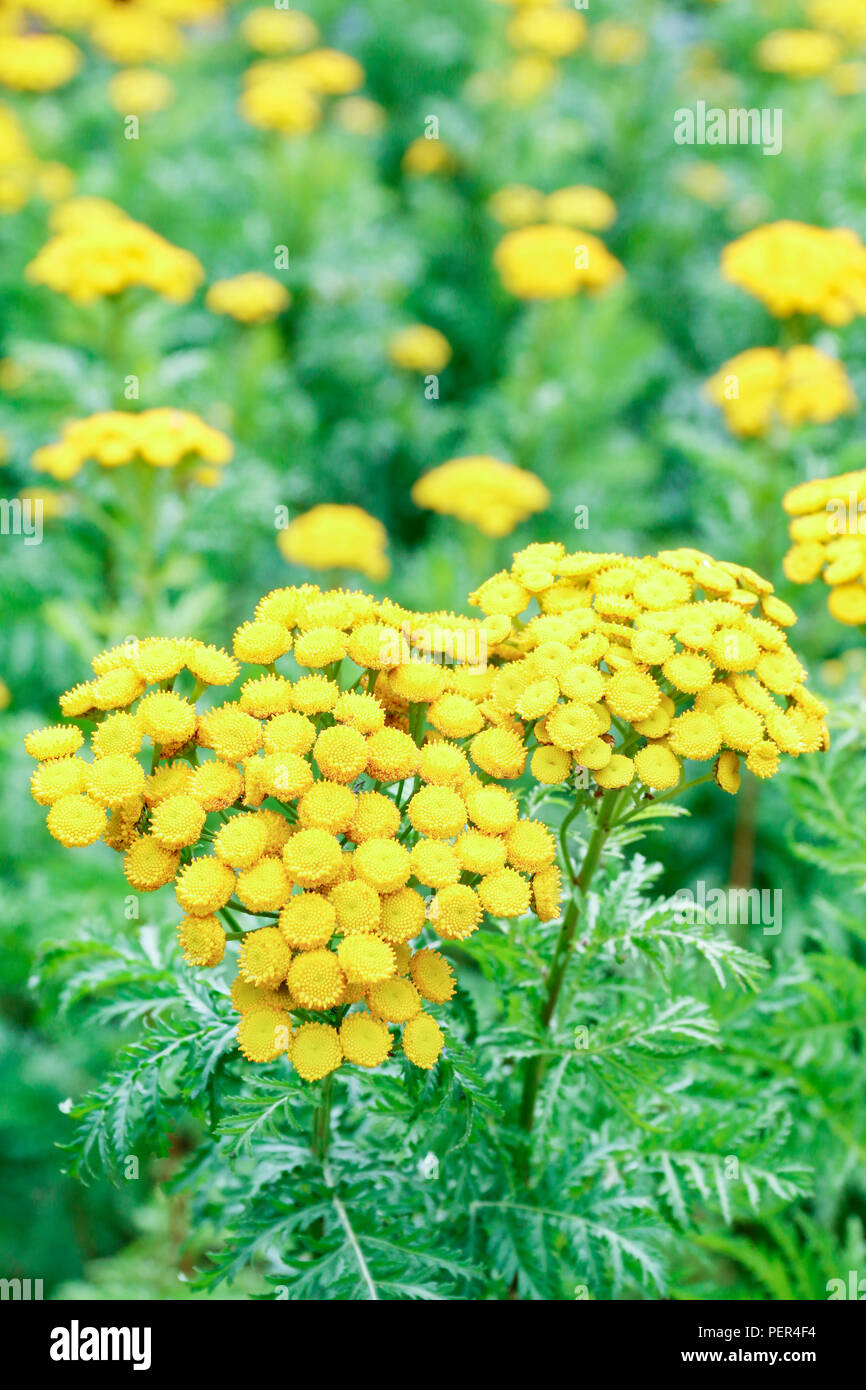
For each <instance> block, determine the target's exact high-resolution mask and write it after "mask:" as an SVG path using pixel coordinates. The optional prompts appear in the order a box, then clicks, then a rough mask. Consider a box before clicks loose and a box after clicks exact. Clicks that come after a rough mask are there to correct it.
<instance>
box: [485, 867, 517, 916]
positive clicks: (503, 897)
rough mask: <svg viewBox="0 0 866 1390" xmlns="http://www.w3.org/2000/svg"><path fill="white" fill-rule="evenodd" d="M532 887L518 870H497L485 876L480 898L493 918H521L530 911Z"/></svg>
mask: <svg viewBox="0 0 866 1390" xmlns="http://www.w3.org/2000/svg"><path fill="white" fill-rule="evenodd" d="M529 892H530V885H529V883H528V882H527V880H526V879H525V878H523V876H522V875H521V874H519V873H518V872H517V871H516V869H496V870H495V871H494V872H493V873H492V874H485V876H484V878H482V880H481V882H480V883H479V885H478V897H479V898H480V900H481V905H482V907H483V908H484V910H485V912H489V913H490V915H491V917H520V916H522V915H523V913H524V912H528V911H529Z"/></svg>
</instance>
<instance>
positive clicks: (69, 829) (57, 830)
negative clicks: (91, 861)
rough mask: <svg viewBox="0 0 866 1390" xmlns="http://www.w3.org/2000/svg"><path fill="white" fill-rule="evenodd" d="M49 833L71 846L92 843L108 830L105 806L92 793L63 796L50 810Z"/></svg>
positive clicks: (79, 847)
mask: <svg viewBox="0 0 866 1390" xmlns="http://www.w3.org/2000/svg"><path fill="white" fill-rule="evenodd" d="M46 824H47V826H48V833H49V834H50V835H52V836H53V837H54V839H55V840H59V841H60V843H61V844H62V845H66V846H67V848H68V849H83V847H84V846H85V845H92V844H95V842H96V841H97V840H98V839H99V838H100V836H101V835H102V834H103V832H104V830H105V810H104V809H103V807H102V806H100V804H99V802H98V801H94V800H93V799H92V797H89V796H84V795H81V794H77V793H73V794H72V795H71V796H61V797H59V798H58V800H57V801H55V802H54V804H53V806H52V807H51V808H50V810H49V812H48V819H47V822H46Z"/></svg>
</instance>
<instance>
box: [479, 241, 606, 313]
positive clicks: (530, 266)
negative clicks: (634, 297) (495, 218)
mask: <svg viewBox="0 0 866 1390" xmlns="http://www.w3.org/2000/svg"><path fill="white" fill-rule="evenodd" d="M493 263H494V265H495V266H496V269H497V270H498V271H499V275H500V278H501V280H502V283H503V285H504V286H505V288H506V290H508V292H509V294H514V295H516V296H517V297H518V299H564V298H567V297H568V296H569V295H573V294H577V293H578V292H579V291H580V290H582V289H585V290H588V291H593V290H603V289H606V288H607V287H608V286H609V285H611V284H613V283H615V282H616V281H617V280H619V279H621V278H622V276H623V275H624V273H625V272H624V271H623V268H622V266H621V265H620V263H619V261H618V260H617V259H616V257H614V256H612V255H611V254H610V252H609V251H608V249H607V247H606V246H605V245H604V243H603V242H601V241H599V240H598V238H597V237H594V236H593V235H592V234H591V233H590V232H582V231H578V230H577V229H576V228H573V227H563V226H559V225H558V224H551V225H547V226H530V227H521V228H519V229H517V230H516V231H512V232H507V233H506V234H505V236H504V237H503V238H502V240H501V241H500V243H499V245H498V246H497V248H496V250H495V252H494V254H493Z"/></svg>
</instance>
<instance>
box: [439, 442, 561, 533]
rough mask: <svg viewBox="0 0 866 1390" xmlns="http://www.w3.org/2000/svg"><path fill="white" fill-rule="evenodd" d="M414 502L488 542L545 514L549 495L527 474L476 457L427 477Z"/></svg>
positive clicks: (454, 462)
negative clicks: (451, 518) (460, 523)
mask: <svg viewBox="0 0 866 1390" xmlns="http://www.w3.org/2000/svg"><path fill="white" fill-rule="evenodd" d="M412 500H413V501H414V502H415V503H416V504H417V505H418V506H419V507H427V508H429V509H430V511H433V512H439V513H440V515H441V516H455V517H457V518H458V520H460V521H466V522H468V523H469V524H470V525H471V526H475V527H477V528H478V530H479V531H482V532H483V533H484V535H485V536H507V535H510V533H511V532H512V531H513V530H514V528H515V526H518V525H519V524H520V522H521V521H525V520H526V519H527V517H530V516H532V515H533V513H535V512H540V511H543V510H544V508H545V507H546V506H547V504H548V503H549V501H550V493H549V492H548V490H547V488H546V487H545V485H544V483H543V482H542V481H541V479H540V478H537V477H536V476H535V474H534V473H530V472H529V471H528V469H525V468H517V467H515V465H514V464H513V463H503V461H502V460H501V459H496V458H491V457H490V456H489V455H487V454H474V455H471V456H469V457H467V458H458V459H450V460H449V462H448V463H442V464H440V465H439V467H438V468H432V469H431V470H430V472H429V473H425V474H424V475H423V477H421V478H419V479H418V481H417V482H416V483H415V485H414V487H413V488H412Z"/></svg>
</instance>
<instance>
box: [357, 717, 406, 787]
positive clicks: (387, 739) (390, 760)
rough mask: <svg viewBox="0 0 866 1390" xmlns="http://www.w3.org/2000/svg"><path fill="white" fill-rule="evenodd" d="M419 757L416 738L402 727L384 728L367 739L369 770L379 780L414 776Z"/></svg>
mask: <svg viewBox="0 0 866 1390" xmlns="http://www.w3.org/2000/svg"><path fill="white" fill-rule="evenodd" d="M347 732H348V731H347ZM419 758H420V755H419V753H418V748H417V746H416V744H415V742H414V740H413V739H412V738H410V737H409V735H408V734H404V733H403V732H402V730H400V729H382V730H381V732H380V733H377V734H373V735H372V736H371V737H370V738H369V739H368V740H367V771H368V773H369V774H370V776H371V777H372V778H373V779H374V780H375V781H377V782H385V783H390V782H402V781H404V780H405V779H406V778H407V777H413V776H414V775H415V773H416V772H417V770H418V763H419Z"/></svg>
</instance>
